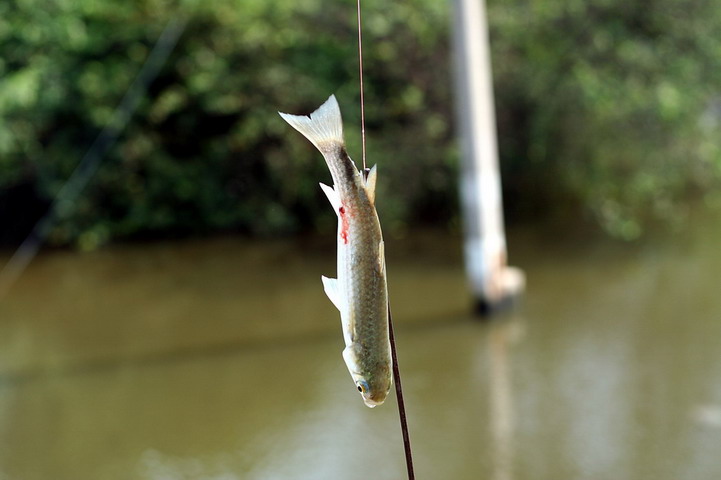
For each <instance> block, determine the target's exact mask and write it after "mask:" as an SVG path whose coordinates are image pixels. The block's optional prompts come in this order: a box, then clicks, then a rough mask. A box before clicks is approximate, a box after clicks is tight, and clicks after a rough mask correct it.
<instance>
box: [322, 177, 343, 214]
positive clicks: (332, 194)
mask: <svg viewBox="0 0 721 480" xmlns="http://www.w3.org/2000/svg"><path fill="white" fill-rule="evenodd" d="M320 188H322V189H323V193H325V196H326V197H328V201H330V204H331V205H332V206H333V210H335V214H336V215H340V207H341V205H342V204H341V203H340V197H339V196H338V192H336V191H335V189H334V188H333V187H329V186H328V185H326V184H324V183H321V184H320Z"/></svg>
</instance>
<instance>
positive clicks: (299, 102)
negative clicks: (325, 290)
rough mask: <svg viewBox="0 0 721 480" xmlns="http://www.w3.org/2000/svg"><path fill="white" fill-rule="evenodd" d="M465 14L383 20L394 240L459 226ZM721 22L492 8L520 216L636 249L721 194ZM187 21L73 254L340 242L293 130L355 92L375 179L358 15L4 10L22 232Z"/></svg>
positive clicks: (2, 96) (0, 171)
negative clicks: (241, 242)
mask: <svg viewBox="0 0 721 480" xmlns="http://www.w3.org/2000/svg"><path fill="white" fill-rule="evenodd" d="M450 6H451V4H450V3H448V2H437V1H434V0H419V1H416V2H413V3H410V2H396V3H387V2H381V1H380V0H365V1H364V22H365V24H364V42H365V51H364V54H365V80H366V121H367V133H368V159H369V162H370V163H371V164H373V163H376V162H378V163H379V164H380V165H379V171H380V176H379V189H380V192H379V198H383V201H382V202H379V209H380V210H381V212H380V213H381V216H382V218H383V220H384V223H385V225H386V228H387V229H392V230H403V229H404V228H405V227H406V226H407V225H414V224H418V223H422V222H434V223H438V222H443V223H449V222H455V221H456V218H457V213H456V209H457V206H456V205H457V202H456V195H457V193H456V183H457V178H456V176H457V169H456V164H457V157H458V153H457V148H456V145H455V139H454V135H453V128H452V121H451V118H452V117H453V108H452V107H453V97H452V93H453V92H452V79H451V76H450V72H451V70H452V66H451V65H450V39H449V27H450V25H449V13H450V12H449V8H450ZM717 10H718V9H716V8H714V6H713V5H712V4H710V3H708V2H693V1H675V2H674V1H671V0H661V1H658V2H653V3H652V4H641V3H639V4H638V5H636V4H631V3H628V2H623V1H621V0H592V1H585V2H584V1H580V0H567V1H564V2H529V1H528V0H524V1H521V0H511V1H502V2H501V1H491V2H490V3H489V20H490V22H491V37H492V48H493V60H494V75H495V81H496V95H497V100H496V102H497V110H498V119H499V138H500V147H501V156H502V159H501V160H502V162H503V171H504V187H505V189H506V194H505V203H506V206H507V208H508V210H509V212H510V213H511V215H512V216H513V217H516V218H523V215H528V214H531V215H533V216H536V215H537V214H539V213H541V211H542V212H543V213H544V214H547V213H557V212H561V213H562V214H564V215H571V216H570V217H568V218H577V217H578V215H584V214H590V215H591V216H592V217H593V218H595V219H596V220H597V221H598V223H599V224H600V225H602V226H603V227H604V228H605V229H606V230H607V231H609V232H610V233H612V234H614V235H617V236H620V237H623V238H634V237H636V236H638V235H639V234H640V233H641V232H642V228H643V225H644V223H645V222H647V221H649V220H653V219H658V218H663V219H670V220H674V219H679V218H682V215H681V213H682V211H683V208H684V205H686V203H685V201H686V200H687V199H688V198H689V197H690V196H692V195H693V194H695V193H698V192H701V193H703V192H708V191H713V187H716V186H718V183H719V175H720V172H721V165H720V163H721V160H720V158H721V155H720V152H719V143H718V139H717V137H718V123H719V121H720V117H719V108H718V103H719V96H720V95H721V92H719V89H718V85H721V83H719V74H720V73H721V69H720V68H719V67H721V65H719V63H721V35H720V34H721V31H719V30H720V27H719V26H720V25H721V14H719V12H718V11H717ZM176 15H188V16H189V18H190V22H189V24H188V27H187V30H186V31H185V33H184V34H183V36H182V37H181V39H180V41H179V43H178V45H177V47H176V49H175V50H174V52H173V54H172V55H171V58H170V59H169V61H168V63H167V64H166V66H165V67H164V68H163V69H162V71H161V73H160V75H159V77H158V78H157V79H156V80H155V81H154V82H153V83H152V85H151V86H150V89H149V92H148V95H147V96H146V97H145V99H144V100H143V101H142V103H141V105H140V107H139V109H138V111H137V112H136V114H135V115H134V116H133V117H132V119H131V121H130V123H129V125H128V126H127V128H126V129H125V130H124V132H123V134H122V136H121V138H120V140H119V142H118V143H117V144H116V146H115V147H114V148H113V149H112V151H111V152H110V153H109V154H108V155H107V156H106V158H105V159H104V160H103V163H102V166H101V168H100V170H99V171H98V173H97V174H96V175H95V176H94V177H93V179H92V181H91V183H90V184H89V185H88V187H87V188H86V189H85V190H84V192H83V194H82V195H81V196H80V198H79V199H78V201H77V202H75V204H74V205H73V206H72V208H68V209H67V212H64V214H63V215H62V217H61V218H60V219H59V221H58V223H57V225H56V227H55V228H54V230H53V232H52V235H51V241H52V242H54V243H56V244H68V243H72V244H76V245H79V246H81V247H83V248H93V247H94V246H97V245H99V244H102V243H104V242H106V241H108V240H111V239H114V238H130V237H139V236H141V237H142V236H154V235H164V236H165V235H187V234H195V233H204V232H213V231H237V232H243V233H248V234H254V235H271V234H277V233H288V232H296V231H302V230H308V229H327V228H332V227H331V226H332V225H333V223H334V221H335V219H334V215H333V213H332V211H331V210H330V209H329V208H328V207H327V205H326V200H325V199H324V198H323V195H322V193H321V192H320V189H319V188H318V186H317V183H318V181H324V182H328V181H329V174H328V172H327V169H326V167H325V165H324V163H323V161H322V160H321V158H320V156H319V155H318V153H317V152H316V151H314V150H313V149H312V147H311V146H310V145H309V144H308V143H307V142H306V141H305V140H303V139H302V138H300V136H299V135H298V134H297V133H296V132H295V131H293V130H292V129H291V128H289V127H288V126H287V125H285V124H284V123H283V121H282V120H281V119H280V118H279V117H278V116H277V114H276V110H281V111H286V112H291V113H308V112H310V111H311V110H313V109H314V108H315V107H316V106H318V105H319V104H320V103H321V102H322V101H323V100H325V98H326V97H327V96H328V95H329V94H330V93H336V95H337V96H338V98H339V102H340V104H341V109H342V110H343V114H344V120H345V129H346V136H347V141H348V143H349V150H350V151H351V152H352V153H355V155H354V157H355V158H356V160H357V161H359V160H360V148H359V146H360V139H359V130H360V129H359V115H360V112H359V109H358V87H357V51H356V48H357V45H356V35H357V32H356V24H355V2H354V1H353V0H343V1H332V2H329V1H321V0H293V1H291V0H277V1H274V2H267V1H264V0H223V1H221V0H206V1H190V0H189V1H186V2H178V1H168V0H136V1H133V2H127V1H125V0H106V1H99V0H55V1H53V2H47V1H45V0H11V1H8V2H2V3H0V78H1V79H2V80H0V214H2V215H3V216H4V217H8V218H11V220H13V221H16V222H20V224H24V225H26V226H27V225H29V224H31V223H32V221H34V220H35V219H36V218H37V217H36V216H37V214H38V212H40V211H42V210H43V208H44V206H45V205H46V204H47V202H48V201H49V199H51V198H53V196H54V195H55V194H56V193H57V191H58V190H59V188H60V187H61V186H62V184H63V183H64V182H65V181H66V179H67V178H68V176H69V175H70V174H71V172H72V171H73V169H74V168H75V167H76V166H77V164H78V162H79V161H80V159H81V158H82V156H83V154H84V153H85V151H86V150H87V148H88V147H89V146H90V144H91V143H92V141H93V139H94V138H95V137H96V136H97V134H98V132H99V131H100V130H101V129H102V128H103V126H104V125H105V124H106V122H108V120H109V119H110V118H111V115H112V112H113V110H114V108H115V107H116V106H117V104H118V103H119V101H120V99H121V98H122V96H123V95H124V93H125V92H126V90H127V88H128V87H129V86H130V84H131V83H132V81H133V79H134V78H135V76H136V75H137V73H138V71H139V69H140V67H141V65H142V64H143V62H144V61H145V59H146V58H147V55H148V53H149V51H150V49H151V48H152V46H153V44H154V43H155V41H156V40H157V38H158V36H159V34H160V32H161V31H162V29H163V27H164V25H165V24H166V22H167V21H168V20H169V19H170V18H172V17H174V16H176ZM714 102H716V103H714ZM714 105H716V107H715V110H714ZM23 221H24V223H23ZM4 223H6V224H7V223H8V222H4ZM9 231H10V232H11V233H7V232H9ZM23 233H24V231H23V230H22V228H20V227H19V228H18V229H16V230H12V228H10V227H6V233H5V237H6V239H7V238H10V237H13V235H14V236H15V237H19V236H21V235H22V234H23ZM1 236H2V235H0V237H1ZM13 239H16V238H13Z"/></svg>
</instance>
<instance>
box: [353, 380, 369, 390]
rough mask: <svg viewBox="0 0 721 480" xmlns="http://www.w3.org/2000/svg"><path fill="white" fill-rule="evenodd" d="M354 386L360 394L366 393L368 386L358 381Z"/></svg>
mask: <svg viewBox="0 0 721 480" xmlns="http://www.w3.org/2000/svg"><path fill="white" fill-rule="evenodd" d="M355 385H356V387H357V388H358V391H359V392H360V393H366V392H367V391H368V385H367V384H366V382H363V381H359V382H356V384H355Z"/></svg>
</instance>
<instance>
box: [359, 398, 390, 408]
mask: <svg viewBox="0 0 721 480" xmlns="http://www.w3.org/2000/svg"><path fill="white" fill-rule="evenodd" d="M385 400H386V399H385V397H383V398H382V399H380V400H376V399H374V398H372V397H367V398H365V397H364V398H363V403H365V404H366V407H368V408H376V407H377V406H378V405H383V402H385Z"/></svg>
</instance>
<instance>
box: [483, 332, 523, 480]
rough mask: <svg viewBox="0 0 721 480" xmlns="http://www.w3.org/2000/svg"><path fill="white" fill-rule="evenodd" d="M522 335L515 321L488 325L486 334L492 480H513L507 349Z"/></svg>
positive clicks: (511, 405) (511, 409) (511, 403)
mask: <svg viewBox="0 0 721 480" xmlns="http://www.w3.org/2000/svg"><path fill="white" fill-rule="evenodd" d="M522 333H523V331H522V324H521V323H520V320H519V319H517V318H510V319H507V320H505V319H504V320H502V321H500V322H497V323H493V324H491V325H490V330H489V331H488V367H489V388H488V391H489V397H490V398H489V406H490V431H491V445H492V449H493V451H492V462H493V471H492V475H491V477H490V478H491V479H493V480H513V456H514V445H513V430H514V410H513V386H512V378H511V365H510V355H511V353H510V346H511V345H512V344H513V343H514V342H515V341H517V340H518V339H519V338H520V335H521V334H522Z"/></svg>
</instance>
